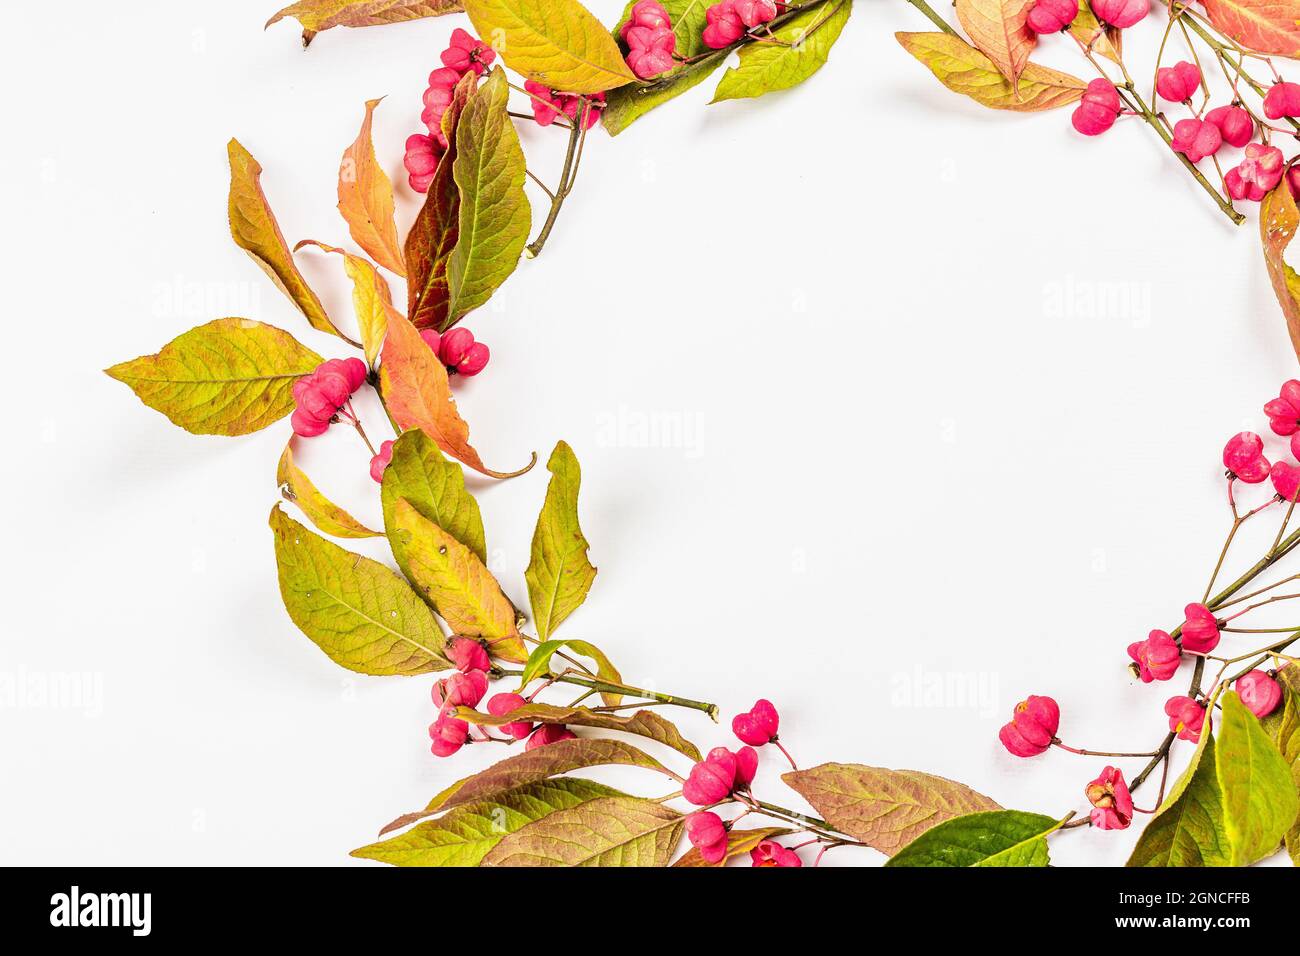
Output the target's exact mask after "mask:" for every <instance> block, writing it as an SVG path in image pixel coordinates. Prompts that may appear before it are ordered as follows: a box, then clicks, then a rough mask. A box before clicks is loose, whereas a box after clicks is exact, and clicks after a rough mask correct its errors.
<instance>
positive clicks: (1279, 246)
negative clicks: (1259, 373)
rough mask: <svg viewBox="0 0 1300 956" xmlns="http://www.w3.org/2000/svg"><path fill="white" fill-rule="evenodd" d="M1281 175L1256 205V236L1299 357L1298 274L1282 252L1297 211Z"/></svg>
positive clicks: (1298, 222)
mask: <svg viewBox="0 0 1300 956" xmlns="http://www.w3.org/2000/svg"><path fill="white" fill-rule="evenodd" d="M1287 179H1288V177H1286V176H1283V177H1282V181H1281V182H1280V183H1279V184H1278V185H1277V187H1276V188H1275V189H1274V190H1273V191H1272V192H1270V193H1269V194H1268V195H1266V196H1265V197H1264V201H1263V202H1261V203H1260V204H1259V237H1260V240H1261V242H1262V244H1263V247H1264V265H1265V267H1266V268H1267V269H1268V278H1269V281H1270V282H1271V283H1272V284H1273V293H1274V295H1276V296H1277V301H1278V304H1279V305H1280V306H1282V315H1283V316H1284V317H1285V318H1286V330H1287V332H1288V334H1290V336H1291V348H1292V349H1294V350H1295V353H1296V355H1297V356H1300V275H1297V274H1296V271H1295V270H1294V269H1292V268H1291V267H1290V266H1289V265H1287V262H1286V259H1285V258H1284V255H1285V253H1286V250H1287V247H1288V246H1289V245H1290V244H1291V240H1292V239H1293V238H1294V237H1295V234H1296V229H1297V228H1300V210H1297V208H1296V202H1295V199H1294V197H1292V195H1291V189H1290V188H1289V187H1288V185H1287Z"/></svg>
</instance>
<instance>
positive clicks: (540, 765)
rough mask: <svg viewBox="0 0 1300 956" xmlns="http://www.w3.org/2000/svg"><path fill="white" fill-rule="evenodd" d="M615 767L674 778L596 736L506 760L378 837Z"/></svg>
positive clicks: (637, 753) (634, 751) (630, 749)
mask: <svg viewBox="0 0 1300 956" xmlns="http://www.w3.org/2000/svg"><path fill="white" fill-rule="evenodd" d="M615 765H617V766H628V767H643V768H645V769H647V770H655V771H658V772H659V773H662V774H665V775H668V776H671V774H670V773H669V771H668V768H666V767H665V766H664V765H663V764H661V763H660V762H659V761H658V760H655V758H654V757H651V756H650V755H649V754H648V753H646V752H645V751H643V750H640V749H639V748H637V747H634V746H632V745H631V744H630V743H627V742H626V741H623V740H610V739H599V738H593V737H577V738H574V739H572V740H560V741H557V742H556V743H553V744H547V745H546V746H545V747H538V748H537V749H536V750H525V751H524V752H523V753H520V754H515V755H514V756H513V757H507V758H506V759H505V760H501V761H498V762H497V763H495V764H493V765H492V766H491V767H488V768H487V769H486V770H481V771H479V772H478V773H476V774H472V775H471V776H468V777H465V778H464V779H461V780H458V781H456V782H455V783H453V784H452V785H451V786H450V787H448V788H447V789H445V790H443V791H442V792H441V793H439V794H438V795H437V796H435V797H434V798H433V799H432V800H430V801H429V803H428V805H427V806H426V807H425V808H424V809H423V810H417V811H416V812H414V813H407V814H403V815H402V816H400V817H398V818H397V819H396V820H394V821H393V822H392V823H390V824H388V825H387V826H386V827H384V828H383V829H382V830H380V831H379V835H380V836H383V835H384V834H385V833H391V832H392V831H393V830H398V829H401V828H402V827H405V826H409V825H410V824H412V823H415V822H416V821H417V820H422V819H424V818H425V817H429V816H432V815H433V814H435V813H441V812H442V811H443V810H449V809H451V808H452V807H457V806H461V805H463V804H466V803H471V802H474V801H477V800H485V799H487V798H489V797H492V796H494V795H496V794H499V793H502V792H504V791H507V790H511V789H513V788H515V787H519V786H523V785H524V784H529V783H535V782H536V781H539V780H546V779H547V778H549V777H555V776H558V775H560V774H562V773H568V772H569V771H570V770H581V769H583V768H585V767H607V766H615Z"/></svg>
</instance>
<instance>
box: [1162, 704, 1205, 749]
mask: <svg viewBox="0 0 1300 956" xmlns="http://www.w3.org/2000/svg"><path fill="white" fill-rule="evenodd" d="M1165 714H1166V715H1167V716H1168V717H1169V730H1170V731H1171V732H1172V733H1174V734H1176V735H1177V737H1178V739H1179V740H1190V741H1191V742H1192V743H1198V742H1199V741H1200V739H1201V728H1202V727H1203V726H1204V725H1205V707H1204V706H1203V705H1202V704H1200V703H1199V702H1197V701H1195V700H1193V699H1192V698H1191V697H1187V696H1185V695H1183V696H1179V697H1170V698H1169V699H1168V700H1167V701H1165Z"/></svg>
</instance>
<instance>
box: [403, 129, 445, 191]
mask: <svg viewBox="0 0 1300 956" xmlns="http://www.w3.org/2000/svg"><path fill="white" fill-rule="evenodd" d="M443 152H444V150H443V147H442V145H441V144H440V143H439V142H438V141H437V140H435V139H434V138H433V137H432V136H426V135H424V134H423V133H413V134H411V135H410V136H408V137H407V138H406V155H405V156H404V157H402V163H403V165H405V166H406V172H407V182H409V183H410V184H411V188H412V189H414V190H415V191H416V192H417V193H427V192H428V191H429V184H430V183H431V182H433V174H434V173H435V172H437V170H438V160H440V159H442V154H443Z"/></svg>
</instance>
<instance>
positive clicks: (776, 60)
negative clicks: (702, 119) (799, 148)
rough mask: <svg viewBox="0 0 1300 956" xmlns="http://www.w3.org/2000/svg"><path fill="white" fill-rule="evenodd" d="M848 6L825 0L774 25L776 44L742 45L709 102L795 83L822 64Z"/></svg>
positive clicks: (840, 0)
mask: <svg viewBox="0 0 1300 956" xmlns="http://www.w3.org/2000/svg"><path fill="white" fill-rule="evenodd" d="M852 9H853V3H852V0H828V2H827V3H825V4H823V5H821V6H819V7H815V8H814V9H812V10H809V11H807V12H806V13H802V14H800V15H799V16H797V17H794V18H793V19H791V20H789V21H787V22H785V23H783V24H782V25H781V26H780V27H778V28H777V29H776V30H775V31H774V35H775V36H776V39H777V40H779V41H781V42H780V43H747V44H745V45H744V46H742V47H741V48H740V65H739V66H736V67H732V68H731V69H729V70H727V72H726V73H724V74H723V75H722V80H721V82H719V83H718V89H717V91H716V92H715V93H714V94H713V102H714V103H717V102H719V101H720V100H736V99H743V98H746V97H751V96H762V95H763V94H764V93H771V92H773V91H775V90H788V89H789V88H790V87H792V86H798V85H799V84H800V83H802V82H803V81H804V80H806V79H808V77H810V76H812V75H813V74H814V73H816V72H817V71H818V70H820V69H821V68H822V66H823V64H825V62H826V58H827V57H828V56H830V52H831V47H832V46H834V45H835V41H836V40H838V39H839V38H840V32H841V31H842V30H843V29H844V24H845V23H847V22H848V19H849V13H850V12H851V11H852Z"/></svg>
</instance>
